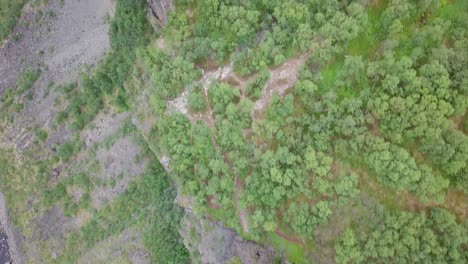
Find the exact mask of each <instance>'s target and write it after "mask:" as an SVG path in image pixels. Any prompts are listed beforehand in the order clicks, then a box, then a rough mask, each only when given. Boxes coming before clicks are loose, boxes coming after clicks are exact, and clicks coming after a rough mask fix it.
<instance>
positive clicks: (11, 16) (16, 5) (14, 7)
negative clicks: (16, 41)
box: [0, 0, 27, 41]
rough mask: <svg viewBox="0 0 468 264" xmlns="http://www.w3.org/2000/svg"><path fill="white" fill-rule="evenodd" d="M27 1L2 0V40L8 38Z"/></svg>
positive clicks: (0, 12)
mask: <svg viewBox="0 0 468 264" xmlns="http://www.w3.org/2000/svg"><path fill="white" fill-rule="evenodd" d="M26 2H27V0H0V41H1V40H3V39H4V38H6V37H7V36H8V34H9V33H10V31H11V30H12V29H13V27H14V26H15V25H16V20H17V19H18V17H19V15H20V14H21V9H22V8H23V6H24V4H25V3H26Z"/></svg>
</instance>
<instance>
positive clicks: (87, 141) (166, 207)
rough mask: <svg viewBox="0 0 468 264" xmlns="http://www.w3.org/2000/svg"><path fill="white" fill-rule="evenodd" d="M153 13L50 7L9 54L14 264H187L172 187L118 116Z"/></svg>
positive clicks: (1, 154) (1, 111) (2, 105)
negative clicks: (100, 263) (105, 263)
mask: <svg viewBox="0 0 468 264" xmlns="http://www.w3.org/2000/svg"><path fill="white" fill-rule="evenodd" d="M146 10H147V9H146V2H145V1H133V0H132V1H118V2H117V3H116V5H114V4H113V2H112V1H94V0H85V1H65V2H61V1H44V5H41V6H38V7H36V8H33V9H30V10H27V12H26V15H25V17H24V18H22V19H24V21H22V23H20V24H19V25H18V26H17V28H16V29H15V33H16V32H21V33H22V34H23V36H22V38H20V39H18V40H17V42H15V43H13V42H11V44H9V45H6V46H4V47H2V52H1V56H0V61H2V65H1V66H2V67H0V75H1V76H6V77H7V78H5V79H4V80H3V82H0V90H1V91H2V97H1V101H0V128H1V129H0V146H1V148H0V191H1V192H2V193H4V194H5V200H6V204H7V207H8V209H9V216H10V218H11V223H12V225H11V226H4V223H5V222H4V221H3V219H2V221H1V225H2V228H3V227H5V228H9V229H10V230H11V232H10V233H8V241H9V242H13V241H16V242H17V243H16V246H17V248H16V249H15V250H16V251H17V252H18V253H19V256H17V258H14V259H13V261H14V262H15V263H25V262H35V263H89V260H90V259H92V260H93V261H94V259H93V256H96V255H97V256H99V257H100V258H101V259H102V260H103V261H116V262H124V263H127V262H133V263H149V262H158V261H159V260H161V259H162V260H170V261H171V262H173V263H186V262H187V259H188V253H187V251H186V249H185V247H184V246H183V244H182V241H181V238H180V236H179V234H178V228H179V222H180V219H181V217H182V211H181V209H180V208H179V207H177V206H176V205H175V204H174V203H173V201H174V198H175V191H174V187H173V186H172V184H171V182H170V178H169V177H168V176H167V174H166V172H165V171H164V169H163V167H162V166H161V165H160V164H159V162H158V161H157V160H156V159H155V156H154V154H153V153H152V152H150V151H149V149H148V147H147V144H146V142H145V141H144V140H143V139H142V138H141V136H140V135H139V132H138V130H136V129H135V127H134V126H133V125H132V124H131V122H130V118H131V116H130V113H128V112H125V111H121V112H120V110H119V109H124V110H125V109H126V106H125V104H123V103H122V102H123V101H122V100H120V99H119V98H125V96H124V94H123V93H124V91H123V82H124V80H125V79H126V78H127V75H128V74H129V72H131V69H132V64H133V60H134V54H135V50H136V48H137V47H140V46H144V45H146V43H147V38H148V36H150V35H151V34H152V28H151V27H150V25H149V23H148V21H147V19H146ZM109 19H110V20H109ZM32 21H35V22H36V23H31V22H32ZM109 22H110V23H109ZM108 28H109V29H108ZM101 30H103V32H100V31H101ZM108 32H109V37H110V47H109V38H108V35H107V34H108ZM64 33H65V34H64ZM70 40H73V43H69V41H70ZM89 45H91V47H90V46H89ZM109 48H110V49H109ZM83 49H90V50H88V51H87V52H86V53H82V51H83ZM105 52H107V54H104V53H105ZM132 54H133V55H132ZM104 55H105V56H104ZM102 56H104V57H103V58H102ZM99 60H100V61H99ZM3 61H5V64H3ZM98 61H99V63H97V62H98ZM94 63H96V64H97V65H92V64H94ZM85 64H90V65H85ZM79 73H81V74H80V75H79ZM12 80H13V81H12ZM10 85H11V86H10ZM119 87H120V91H121V92H120V93H119V92H118V91H119V90H116V88H119ZM3 92H4V93H3ZM110 103H113V104H114V105H116V106H118V107H119V108H115V107H111V105H110ZM100 111H102V112H101V113H100V115H99V116H97V114H98V113H99V112H100ZM104 112H105V113H104ZM12 244H15V243H10V246H11V245H12Z"/></svg>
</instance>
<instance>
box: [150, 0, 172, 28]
mask: <svg viewBox="0 0 468 264" xmlns="http://www.w3.org/2000/svg"><path fill="white" fill-rule="evenodd" d="M147 1H148V4H149V7H150V10H151V14H152V15H153V16H154V17H155V18H156V19H157V20H158V21H159V23H161V25H165V24H166V23H167V15H168V14H169V11H171V10H172V9H173V8H174V4H173V3H172V0H147Z"/></svg>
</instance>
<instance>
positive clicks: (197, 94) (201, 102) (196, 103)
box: [188, 87, 206, 113]
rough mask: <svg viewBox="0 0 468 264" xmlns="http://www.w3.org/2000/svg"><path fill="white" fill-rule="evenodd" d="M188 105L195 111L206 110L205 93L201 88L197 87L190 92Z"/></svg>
mask: <svg viewBox="0 0 468 264" xmlns="http://www.w3.org/2000/svg"><path fill="white" fill-rule="evenodd" d="M188 106H189V109H190V111H192V112H195V113H199V112H205V111H206V99H205V93H204V92H203V90H202V89H201V88H199V87H197V88H196V89H194V90H192V91H191V92H190V93H189V95H188Z"/></svg>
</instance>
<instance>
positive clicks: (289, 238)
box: [0, 0, 468, 263]
mask: <svg viewBox="0 0 468 264" xmlns="http://www.w3.org/2000/svg"><path fill="white" fill-rule="evenodd" d="M3 2H4V1H2V0H0V5H4V4H3ZM7 2H8V1H7ZM145 5H146V1H144V0H118V1H117V7H116V13H115V15H114V18H113V19H112V21H111V25H110V27H111V29H110V39H111V47H112V51H111V52H110V53H109V54H107V55H106V57H105V58H104V59H103V61H101V62H100V64H99V66H98V67H97V69H96V70H95V71H94V72H93V73H91V74H88V75H86V76H84V77H83V79H82V81H81V82H80V84H79V85H77V84H72V85H70V86H62V87H60V89H61V92H62V94H63V95H64V96H65V98H67V99H68V101H69V104H68V106H67V108H66V109H65V110H64V111H62V112H61V113H59V114H58V115H57V118H56V123H57V125H60V124H62V123H66V122H68V123H70V124H71V127H72V128H73V129H74V131H75V132H79V131H81V130H83V129H84V128H85V127H86V126H87V125H88V124H89V123H90V122H91V121H92V120H93V119H94V117H95V116H96V115H97V114H98V113H99V111H101V110H102V108H104V106H107V105H111V106H113V107H114V108H115V109H118V111H121V112H124V111H130V112H134V111H137V107H136V105H138V104H139V103H141V102H138V101H137V100H141V99H137V98H138V97H139V94H140V93H141V91H143V90H144V89H149V94H150V96H149V97H148V98H146V100H147V101H148V102H149V105H150V108H151V109H147V110H148V111H149V112H150V113H151V118H152V119H153V120H154V121H155V122H154V126H153V127H151V130H150V133H149V137H147V138H144V140H143V139H140V140H141V141H144V143H141V144H143V145H144V146H145V149H146V151H147V152H148V153H147V154H148V156H150V157H151V163H152V164H150V165H149V166H148V169H147V172H146V173H145V175H144V176H143V177H142V179H140V180H139V181H137V182H135V183H134V184H133V185H131V187H130V188H129V189H128V190H127V191H126V192H125V193H124V194H123V195H122V196H121V197H119V199H117V201H116V202H115V203H114V204H113V205H112V206H109V207H106V208H105V209H104V210H102V211H99V212H97V213H96V215H95V219H94V220H93V221H92V222H89V223H88V224H87V225H85V226H84V227H82V228H81V230H80V231H79V232H76V233H73V234H71V235H70V236H69V237H67V246H66V250H67V251H66V252H69V254H65V255H63V256H62V259H59V261H63V262H64V263H65V262H67V261H68V262H70V263H71V262H73V261H75V260H76V258H77V255H76V252H77V251H78V252H82V251H84V250H86V249H87V248H89V247H91V246H92V245H94V244H95V243H97V242H98V241H100V240H102V239H103V238H105V237H107V236H109V235H110V234H112V233H115V232H117V231H121V230H123V228H124V227H125V226H126V225H127V224H135V223H137V224H138V225H141V226H144V227H145V228H147V230H149V231H148V234H147V235H146V236H145V238H144V243H145V246H146V247H147V248H148V249H149V250H150V251H151V252H152V260H153V261H154V262H155V263H188V262H190V256H189V253H188V252H187V251H186V249H185V248H184V247H183V244H182V242H181V239H180V238H179V234H178V233H177V228H178V222H179V221H180V218H181V210H180V208H178V207H176V206H175V205H173V203H172V202H173V199H174V197H175V192H176V190H175V189H176V188H175V187H174V186H171V184H170V181H171V180H174V181H175V183H176V184H175V186H177V191H178V192H180V194H182V195H187V196H190V197H194V201H195V202H194V205H193V210H194V212H195V213H196V214H198V215H200V216H205V217H208V218H209V219H212V220H216V221H222V222H223V223H224V225H226V226H227V227H230V228H233V229H235V230H236V231H237V232H238V233H239V234H240V235H241V236H242V237H244V238H246V239H249V240H254V241H257V242H260V243H266V244H269V245H272V246H273V247H274V248H275V249H276V250H277V251H279V252H281V253H282V254H283V255H284V256H286V257H287V258H288V259H289V260H290V261H291V262H292V263H315V262H317V263H329V262H328V261H330V260H331V261H332V262H333V261H334V262H336V263H467V262H468V221H467V217H468V211H467V210H468V209H467V203H468V135H467V133H468V121H467V118H468V112H467V106H468V1H465V0H453V1H449V0H440V1H439V0H364V1H352V0H342V1H339V0H328V1H323V0H282V1H279V0H175V1H174V5H175V8H174V10H173V11H172V12H171V13H170V15H169V18H168V23H167V25H165V26H162V27H161V28H160V29H159V30H157V31H154V30H153V28H152V27H151V25H150V24H149V22H148V21H147V10H146V6H145ZM11 8H15V10H16V7H14V6H13V7H11ZM11 14H12V15H13V14H15V13H14V12H11ZM4 17H5V15H4V14H0V22H2V21H3V20H5V19H10V18H8V17H5V18H4ZM5 21H7V20H5ZM0 25H2V26H1V28H0V38H2V35H3V36H4V35H5V34H6V33H4V32H6V31H5V30H9V28H11V26H10V25H9V24H8V23H5V24H4V23H3V22H2V23H0ZM4 25H5V26H4ZM3 27H5V29H3ZM161 41H163V43H164V45H160V44H158V43H160V42H161ZM285 65H286V66H285ZM295 67H296V68H297V71H295V70H294V69H295ZM219 68H229V69H230V70H231V72H230V73H229V75H228V77H227V78H213V79H212V80H209V83H203V82H202V81H200V79H203V77H204V76H205V75H207V74H208V73H210V72H214V71H216V70H217V69H219ZM282 72H286V74H287V75H288V76H282V75H281V74H279V73H282ZM35 74H36V73H35V72H26V73H25V78H24V79H25V80H24V81H20V83H19V84H18V86H19V87H23V86H24V87H26V88H25V89H27V86H28V80H30V79H33V78H34V75H35ZM292 75H294V78H293V81H292V83H290V82H289V81H290V78H292V77H291V76H292ZM35 78H36V79H37V77H35ZM29 86H30V85H29ZM77 86H78V87H77ZM283 88H284V89H283ZM183 94H185V95H186V99H187V111H185V112H183V111H178V110H177V109H174V107H173V106H171V105H170V102H172V101H173V100H174V99H177V98H179V97H181V96H182V95H183ZM6 98H7V97H6ZM7 99H8V98H7ZM7 99H4V101H6V100H7ZM0 110H2V109H0ZM0 113H2V112H1V111H0ZM134 129H135V128H134V127H131V128H130V130H126V131H127V132H125V133H130V132H129V131H131V132H132V133H137V132H135V131H134ZM80 147H81V145H80V143H79V139H77V138H75V139H74V140H72V141H70V142H69V143H66V144H64V145H62V146H61V147H60V148H59V149H58V152H57V157H54V158H55V160H53V162H56V161H57V160H62V161H66V160H68V159H70V158H72V157H73V156H74V155H75V154H76V153H77V152H79V151H80ZM0 154H1V153H0ZM155 154H157V155H158V156H160V155H167V156H168V157H170V167H171V169H172V172H171V176H174V177H170V176H169V173H166V172H165V171H163V169H162V166H161V165H160V164H158V161H157V160H156V158H155V156H156V155H155ZM2 162H3V163H5V164H6V163H8V162H7V160H6V158H5V159H2V156H1V155H0V164H1V163H2ZM44 166H45V165H44ZM4 167H7V165H5V166H4ZM0 168H1V166H0ZM13 169H14V168H12V169H11V170H13ZM0 172H1V171H0ZM5 175H7V174H5ZM0 179H1V180H3V179H2V178H1V177H0ZM6 184H7V183H4V185H6ZM60 184H61V185H60ZM60 184H59V185H57V186H55V187H54V188H52V189H49V190H47V191H45V193H44V195H43V196H41V200H42V201H43V203H44V205H45V206H46V207H50V206H52V205H53V204H55V203H57V202H62V203H65V204H66V206H68V207H66V208H67V210H68V211H67V212H68V213H70V214H71V215H73V214H75V213H76V210H77V208H79V207H80V206H83V207H86V206H87V205H86V204H87V203H89V201H83V202H82V204H68V205H67V201H66V200H63V196H64V189H65V187H66V186H67V184H68V185H80V184H81V185H83V186H85V187H86V186H88V185H89V179H87V178H86V176H84V175H76V177H74V181H73V179H70V180H68V182H67V181H64V182H62V183H60ZM2 187H4V186H2ZM44 188H45V187H44ZM12 189H13V190H14V188H12ZM11 195H13V194H11ZM65 196H66V195H65ZM24 199H26V198H24ZM65 199H66V198H65ZM161 212H164V213H163V214H162V213H161ZM132 213H134V214H135V215H137V217H129V215H131V214H132ZM192 257H193V256H192ZM192 261H193V259H192Z"/></svg>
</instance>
